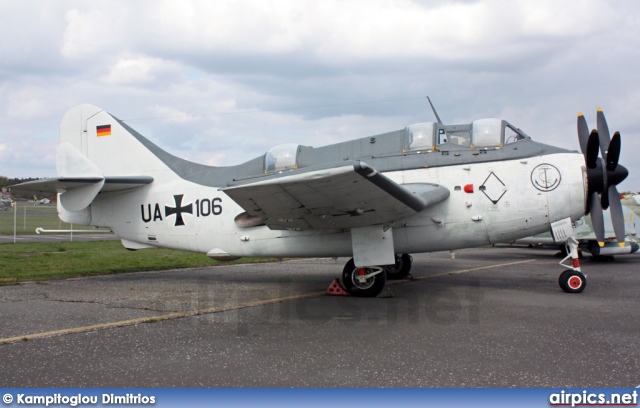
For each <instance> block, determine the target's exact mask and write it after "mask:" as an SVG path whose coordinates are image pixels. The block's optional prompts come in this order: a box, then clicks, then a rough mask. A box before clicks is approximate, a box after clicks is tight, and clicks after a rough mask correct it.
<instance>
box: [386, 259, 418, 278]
mask: <svg viewBox="0 0 640 408" xmlns="http://www.w3.org/2000/svg"><path fill="white" fill-rule="evenodd" d="M412 261H413V258H411V255H409V254H402V255H396V264H395V265H389V266H385V267H384V269H385V271H386V272H387V279H390V280H400V279H404V278H406V277H407V275H408V274H409V271H411V262H412Z"/></svg>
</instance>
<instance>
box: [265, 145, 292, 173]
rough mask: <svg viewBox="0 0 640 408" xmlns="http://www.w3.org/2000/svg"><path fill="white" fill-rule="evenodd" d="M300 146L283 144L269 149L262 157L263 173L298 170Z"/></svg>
mask: <svg viewBox="0 0 640 408" xmlns="http://www.w3.org/2000/svg"><path fill="white" fill-rule="evenodd" d="M299 149H300V145H297V144H294V143H285V144H281V145H278V146H275V147H272V148H271V149H269V151H268V152H267V153H266V154H265V155H264V172H265V174H267V173H273V172H277V171H282V170H290V169H297V168H298V151H299Z"/></svg>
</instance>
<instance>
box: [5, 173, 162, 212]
mask: <svg viewBox="0 0 640 408" xmlns="http://www.w3.org/2000/svg"><path fill="white" fill-rule="evenodd" d="M152 181H153V177H150V176H115V177H94V176H89V177H56V178H50V179H43V180H36V181H29V182H26V183H22V184H16V185H15V186H12V187H11V188H12V189H13V190H28V191H34V192H39V193H59V194H60V204H61V205H62V207H64V209H65V210H67V211H80V210H82V209H84V208H86V207H87V206H89V204H91V202H92V201H93V200H94V198H96V196H97V195H98V193H100V192H106V191H120V190H129V189H132V188H137V187H142V186H145V185H147V184H150V183H151V182H152Z"/></svg>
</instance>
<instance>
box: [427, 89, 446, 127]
mask: <svg viewBox="0 0 640 408" xmlns="http://www.w3.org/2000/svg"><path fill="white" fill-rule="evenodd" d="M427 100H428V101H429V105H431V110H432V111H433V114H434V115H436V119H438V123H439V124H441V125H443V123H442V121H441V120H440V116H438V112H436V108H434V107H433V104H432V103H431V99H429V97H428V96H427Z"/></svg>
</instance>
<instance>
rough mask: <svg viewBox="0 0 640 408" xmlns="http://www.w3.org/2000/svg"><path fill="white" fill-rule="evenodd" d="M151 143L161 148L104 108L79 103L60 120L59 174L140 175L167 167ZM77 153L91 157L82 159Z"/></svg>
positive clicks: (69, 175)
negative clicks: (155, 152)
mask: <svg viewBox="0 0 640 408" xmlns="http://www.w3.org/2000/svg"><path fill="white" fill-rule="evenodd" d="M69 145H70V146H69ZM71 146H72V147H73V148H71ZM149 147H155V148H156V149H158V150H159V148H157V146H155V145H153V144H152V143H151V142H149V141H148V140H146V139H144V138H143V137H142V136H140V135H139V134H137V132H135V131H134V130H133V129H131V128H129V127H128V126H127V125H125V124H124V123H123V122H122V121H120V120H119V119H117V118H115V117H114V116H112V115H110V114H109V113H107V112H105V111H104V110H102V109H100V108H98V107H96V106H93V105H88V104H84V105H78V106H75V107H73V108H71V109H70V110H69V111H68V112H67V113H66V114H65V115H64V117H63V119H62V123H61V124H60V146H59V147H58V155H57V156H58V157H57V167H58V176H59V177H61V176H64V177H73V176H86V175H101V176H105V177H108V176H141V175H150V174H152V173H156V172H158V171H166V170H168V167H167V166H166V165H165V164H164V163H163V161H162V160H160V159H159V158H158V157H157V156H156V155H155V154H154V152H152V151H151V150H150V149H149ZM78 153H80V154H81V155H82V156H84V157H86V158H87V159H88V160H82V159H80V158H79V157H78ZM88 173H89V174H88Z"/></svg>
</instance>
